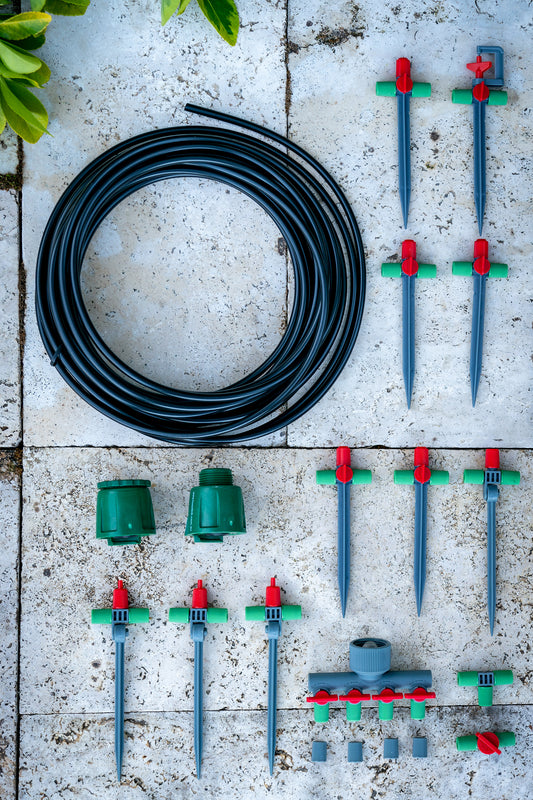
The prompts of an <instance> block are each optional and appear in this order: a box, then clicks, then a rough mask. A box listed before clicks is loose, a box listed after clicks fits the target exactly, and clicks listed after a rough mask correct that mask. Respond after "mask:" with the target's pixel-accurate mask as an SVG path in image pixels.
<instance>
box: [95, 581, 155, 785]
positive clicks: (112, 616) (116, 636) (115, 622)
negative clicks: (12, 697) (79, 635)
mask: <svg viewBox="0 0 533 800" xmlns="http://www.w3.org/2000/svg"><path fill="white" fill-rule="evenodd" d="M149 616H150V612H149V610H148V609H147V608H130V605H129V601H128V591H127V589H126V587H125V586H124V584H123V582H122V581H121V580H119V581H118V582H117V587H116V589H114V590H113V607H112V608H93V610H92V612H91V623H92V624H93V625H111V633H112V636H113V641H114V642H115V760H116V766H117V777H118V780H119V783H120V780H121V777H122V754H123V752H124V644H125V642H126V637H127V636H128V628H127V627H126V626H127V625H132V624H134V623H136V622H148V621H149Z"/></svg>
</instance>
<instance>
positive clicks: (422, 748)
mask: <svg viewBox="0 0 533 800" xmlns="http://www.w3.org/2000/svg"><path fill="white" fill-rule="evenodd" d="M427 755H428V740H427V739H426V737H425V736H413V758H427Z"/></svg>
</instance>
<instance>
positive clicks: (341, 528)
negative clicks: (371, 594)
mask: <svg viewBox="0 0 533 800" xmlns="http://www.w3.org/2000/svg"><path fill="white" fill-rule="evenodd" d="M316 482H317V483H318V484H319V485H336V486H337V504H338V512H337V576H338V583H339V593H340V597H341V611H342V616H343V617H344V615H345V614H346V603H347V600H348V589H349V586H350V486H351V485H352V484H353V483H358V484H361V483H371V482H372V473H371V471H370V470H369V469H352V466H351V455H350V448H349V447H338V448H337V469H319V470H317V473H316Z"/></svg>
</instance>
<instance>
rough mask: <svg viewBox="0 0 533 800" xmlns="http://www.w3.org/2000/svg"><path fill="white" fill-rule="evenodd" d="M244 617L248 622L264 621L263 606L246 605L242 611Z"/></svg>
mask: <svg viewBox="0 0 533 800" xmlns="http://www.w3.org/2000/svg"><path fill="white" fill-rule="evenodd" d="M244 618H245V619H247V620H248V621H249V622H261V620H262V621H263V622H264V620H265V607H264V606H246V609H245V611H244Z"/></svg>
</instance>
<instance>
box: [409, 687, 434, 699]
mask: <svg viewBox="0 0 533 800" xmlns="http://www.w3.org/2000/svg"><path fill="white" fill-rule="evenodd" d="M436 696H437V695H436V694H435V692H428V690H427V689H424V688H423V687H422V686H418V687H417V688H416V689H414V690H413V691H412V692H409V693H406V694H404V697H405V699H406V700H416V701H417V702H418V703H421V702H422V701H423V700H433V698H435V697H436Z"/></svg>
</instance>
